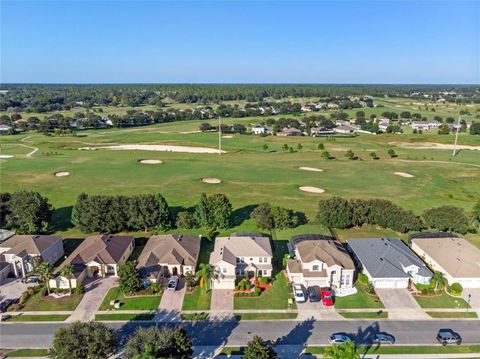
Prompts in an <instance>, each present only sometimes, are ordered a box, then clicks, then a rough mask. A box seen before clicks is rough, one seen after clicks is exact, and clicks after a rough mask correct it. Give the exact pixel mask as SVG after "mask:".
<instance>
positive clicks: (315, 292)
mask: <svg viewBox="0 0 480 359" xmlns="http://www.w3.org/2000/svg"><path fill="white" fill-rule="evenodd" d="M307 294H308V299H309V300H310V302H320V287H319V286H317V285H314V286H312V287H308V288H307Z"/></svg>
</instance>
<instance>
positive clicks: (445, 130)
mask: <svg viewBox="0 0 480 359" xmlns="http://www.w3.org/2000/svg"><path fill="white" fill-rule="evenodd" d="M449 133H450V126H448V125H447V124H446V123H442V124H441V125H440V126H439V127H438V134H439V135H448V134H449Z"/></svg>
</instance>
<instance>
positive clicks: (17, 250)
mask: <svg viewBox="0 0 480 359" xmlns="http://www.w3.org/2000/svg"><path fill="white" fill-rule="evenodd" d="M63 255H64V251H63V239H62V238H60V237H56V236H47V235H37V234H35V235H14V236H11V237H10V238H8V239H7V240H5V241H3V242H1V243H0V262H5V263H7V264H4V265H2V267H3V270H4V271H8V272H9V273H11V272H13V274H14V275H15V277H26V276H27V274H28V273H29V272H31V271H33V264H34V263H33V261H34V258H36V257H40V258H41V259H42V261H45V262H48V263H50V264H51V265H53V264H55V263H56V262H57V261H58V260H59V259H60V258H62V256H63Z"/></svg>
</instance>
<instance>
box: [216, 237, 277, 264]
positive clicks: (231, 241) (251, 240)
mask: <svg viewBox="0 0 480 359" xmlns="http://www.w3.org/2000/svg"><path fill="white" fill-rule="evenodd" d="M271 256H272V247H271V246H270V238H268V237H261V236H242V235H240V236H231V237H217V238H216V239H215V248H214V250H213V252H212V253H211V255H210V263H211V264H215V263H218V262H220V261H225V262H228V263H231V264H233V265H235V264H236V259H237V258H240V257H245V258H246V257H271Z"/></svg>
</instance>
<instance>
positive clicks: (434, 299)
mask: <svg viewBox="0 0 480 359" xmlns="http://www.w3.org/2000/svg"><path fill="white" fill-rule="evenodd" d="M413 297H414V298H415V300H416V301H417V302H418V304H420V306H421V307H422V308H467V307H468V303H467V302H466V301H465V300H463V299H462V298H453V297H451V296H449V295H448V294H446V293H445V292H442V294H439V295H432V296H415V295H414V296H413Z"/></svg>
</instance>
